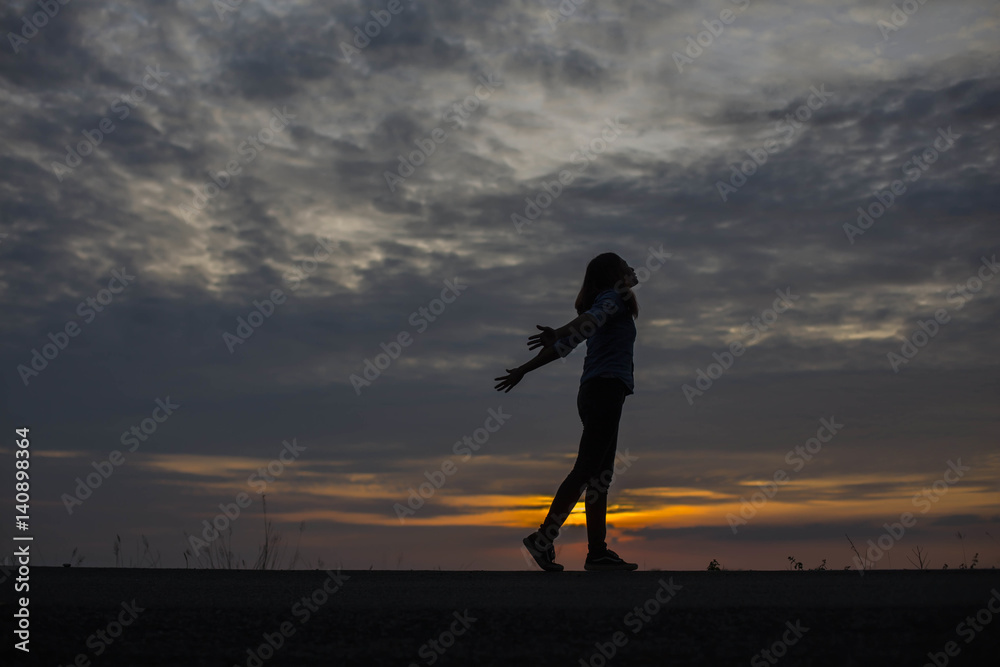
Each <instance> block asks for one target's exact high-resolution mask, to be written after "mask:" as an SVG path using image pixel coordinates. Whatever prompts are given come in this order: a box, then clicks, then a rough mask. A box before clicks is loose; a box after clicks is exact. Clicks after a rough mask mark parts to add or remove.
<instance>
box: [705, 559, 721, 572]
mask: <svg viewBox="0 0 1000 667" xmlns="http://www.w3.org/2000/svg"><path fill="white" fill-rule="evenodd" d="M707 569H709V570H721V569H722V566H721V565H719V561H717V560H716V559H714V558H713V559H712V562H711V563H709V564H708V568H707Z"/></svg>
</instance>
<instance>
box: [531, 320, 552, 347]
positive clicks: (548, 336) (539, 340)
mask: <svg viewBox="0 0 1000 667" xmlns="http://www.w3.org/2000/svg"><path fill="white" fill-rule="evenodd" d="M535 326H536V327H537V328H539V329H541V330H542V333H536V334H535V335H533V336H528V349H529V350H534V349H535V348H536V347H552V346H553V345H555V344H556V341H557V340H559V339H558V338H556V331H555V329H552V328H550V327H543V326H542V325H541V324H536V325H535Z"/></svg>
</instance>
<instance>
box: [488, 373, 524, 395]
mask: <svg viewBox="0 0 1000 667" xmlns="http://www.w3.org/2000/svg"><path fill="white" fill-rule="evenodd" d="M507 373H508V375H502V376H500V377H498V378H493V379H494V380H500V382H499V383H498V384H497V385H496V386H495V387H494V389H496V390H497V391H505V390H506V391H505V393H506V392H507V391H510V390H511V389H513V388H514V385H516V384H517V383H518V382H520V381H521V378H523V377H524V371H522V370H521V369H520V368H515V369H513V370H511V369H509V368H508V369H507Z"/></svg>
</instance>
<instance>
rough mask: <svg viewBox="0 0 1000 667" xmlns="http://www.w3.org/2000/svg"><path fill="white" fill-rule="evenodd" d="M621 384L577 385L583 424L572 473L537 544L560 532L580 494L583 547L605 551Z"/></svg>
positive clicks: (606, 380) (558, 493)
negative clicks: (584, 518)
mask: <svg viewBox="0 0 1000 667" xmlns="http://www.w3.org/2000/svg"><path fill="white" fill-rule="evenodd" d="M626 390H627V388H626V387H625V383H624V382H622V381H621V380H619V379H617V378H606V377H596V378H591V379H589V380H587V381H586V382H584V383H583V384H582V385H580V392H579V393H578V394H577V397H576V407H577V410H578V411H579V412H580V421H582V422H583V435H582V436H581V437H580V452H579V453H578V454H577V457H576V463H575V464H574V465H573V469H572V470H571V471H570V472H569V475H567V476H566V479H565V480H564V481H563V483H562V484H561V485H560V486H559V490H558V491H556V495H555V497H554V498H553V499H552V506H551V507H550V508H549V513H548V516H546V517H545V521H543V522H542V525H541V526H540V527H539V528H538V532H539V533H541V537H542V540H543V541H544V542H545V543H551V542H552V541H554V540H555V538H556V536H558V535H559V528H560V526H562V524H563V523H564V522H565V521H566V519H567V518H568V517H569V514H570V512H571V511H572V510H573V508H574V507H575V506H576V503H577V501H579V500H580V494H581V493H582V492H583V490H584V489H586V490H587V496H586V499H585V501H584V503H585V509H586V513H587V542H588V545H589V547H590V551H591V553H600V552H602V551H603V550H604V549H607V548H608V545H607V543H606V542H605V541H604V540H605V537H607V524H606V516H607V512H608V486H609V485H610V484H611V476H612V475H613V474H614V464H615V453H616V452H617V451H618V422H619V420H620V419H621V415H622V406H623V405H624V403H625V392H626Z"/></svg>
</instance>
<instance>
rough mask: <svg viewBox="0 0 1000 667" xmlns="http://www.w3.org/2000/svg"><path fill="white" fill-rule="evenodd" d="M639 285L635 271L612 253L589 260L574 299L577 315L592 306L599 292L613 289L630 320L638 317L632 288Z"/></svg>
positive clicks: (637, 307)
mask: <svg viewBox="0 0 1000 667" xmlns="http://www.w3.org/2000/svg"><path fill="white" fill-rule="evenodd" d="M638 283H639V280H638V278H636V275H635V271H634V270H633V269H632V267H631V266H629V265H628V262H626V261H625V260H624V259H622V258H621V257H619V256H618V255H616V254H615V253H613V252H606V253H603V254H600V255H598V256H597V257H595V258H593V259H592V260H590V262H589V263H588V264H587V272H586V273H585V274H584V276H583V287H581V288H580V293H579V294H578V295H577V297H576V304H575V305H576V312H577V314H580V313H582V312H583V311H585V310H588V309H589V308H590V307H591V306H592V305H594V299H596V298H597V295H598V294H600V293H601V292H603V291H605V290H609V289H613V290H615V291H616V292H618V293H619V294H620V295H621V296H622V298H623V299H624V300H625V303H626V305H627V306H628V309H629V312H630V313H631V315H632V318H633V319H634V318H636V317H638V316H639V304H638V303H637V302H636V300H635V294H634V293H633V292H632V287H633V286H635V285H637V284H638Z"/></svg>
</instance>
